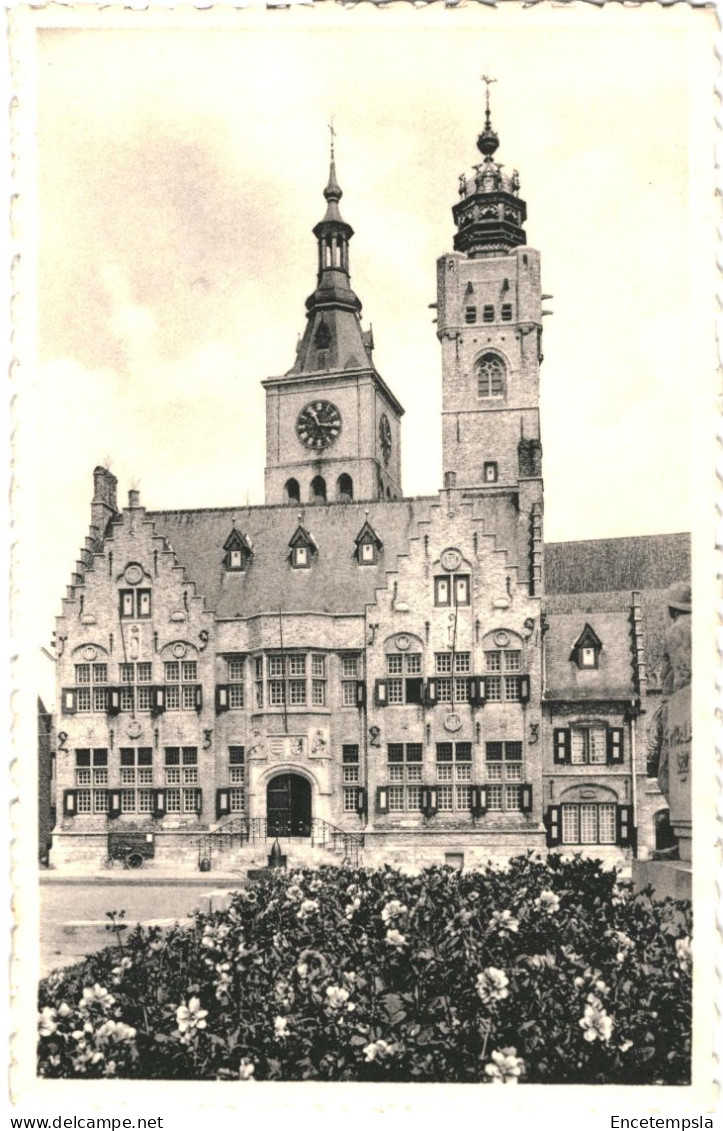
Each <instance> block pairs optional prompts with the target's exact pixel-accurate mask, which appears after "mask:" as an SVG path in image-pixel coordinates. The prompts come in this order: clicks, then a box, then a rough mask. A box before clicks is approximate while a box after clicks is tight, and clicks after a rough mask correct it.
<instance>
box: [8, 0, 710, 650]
mask: <svg viewBox="0 0 723 1131" xmlns="http://www.w3.org/2000/svg"><path fill="white" fill-rule="evenodd" d="M681 9H682V10H681ZM91 17H92V14H91V15H85V14H84V15H83V16H82V17H81V16H79V15H78V13H76V14H75V15H74V14H73V13H65V14H63V13H60V14H58V13H56V14H55V15H54V16H52V15H48V16H47V22H51V20H52V19H54V20H55V21H56V22H58V23H63V22H65V23H68V24H71V23H76V24H78V25H81V24H82V23H85V24H86V25H90V24H91V23H95V24H96V26H93V27H91V26H75V27H72V26H65V27H63V26H58V27H50V26H47V27H41V28H40V29H39V30H38V34H37V39H36V44H35V45H36V52H34V53H33V55H32V60H31V61H32V66H30V65H28V68H27V69H28V74H29V79H28V85H27V87H26V92H27V93H26V106H25V113H26V118H25V122H26V129H27V136H26V146H27V151H28V155H29V156H28V161H27V166H26V185H27V200H28V201H29V202H31V203H32V207H28V209H27V216H28V222H27V231H26V236H25V238H26V247H27V251H28V254H29V255H31V256H32V257H33V259H34V266H35V281H34V288H33V291H34V293H33V294H32V295H30V296H28V295H26V296H24V301H25V304H26V306H25V312H26V315H27V316H28V317H29V318H30V316H31V314H35V313H36V314H37V322H36V323H35V322H34V321H33V325H34V327H36V332H35V333H34V334H33V336H32V344H31V346H29V347H28V351H27V357H26V359H25V360H26V364H25V367H24V372H23V376H22V378H21V384H20V387H19V404H20V417H19V420H20V427H19V428H18V431H17V435H16V445H15V459H16V470H17V482H16V496H15V502H16V506H18V505H19V506H21V507H22V509H23V511H24V514H25V516H26V518H25V525H24V527H23V534H22V537H23V538H24V539H25V540H26V543H27V545H35V546H36V547H37V548H38V549H39V550H41V551H42V553H41V554H39V555H38V556H35V555H31V556H33V557H34V559H35V562H36V565H37V568H38V573H37V578H38V581H39V584H37V585H34V586H33V587H32V592H33V594H34V597H33V602H32V610H31V612H30V613H29V614H28V618H27V621H26V622H25V624H26V626H27V627H26V631H27V633H28V638H29V639H32V640H34V641H37V643H38V644H46V645H47V644H48V643H49V640H50V634H51V632H52V629H53V618H54V616H55V615H56V614H57V613H58V612H59V611H60V600H61V597H62V596H63V594H64V591H65V586H66V584H67V582H68V581H69V577H70V573H71V572H72V569H73V563H74V561H75V559H76V558H77V554H78V549H79V547H80V546H81V544H82V542H83V538H84V536H85V534H86V531H87V525H88V522H89V516H90V499H91V494H92V482H91V480H92V471H93V468H94V466H95V465H96V464H98V463H107V464H108V465H109V466H110V468H111V470H112V471H113V472H114V474H115V475H117V477H118V479H119V493H120V498H121V500H122V501H123V502H125V500H126V498H127V491H128V489H129V488H130V487H139V488H140V491H141V501H142V503H143V504H144V505H145V506H146V507H148V509H164V508H168V509H182V508H191V507H200V506H234V505H241V504H246V503H251V504H261V503H263V469H264V461H265V453H264V394H263V389H262V387H261V384H260V382H261V381H262V380H263V379H264V378H265V377H267V376H271V375H276V374H279V373H283V372H285V371H286V370H287V369H289V368H290V367H291V365H292V363H293V360H294V354H295V345H296V341H297V338H298V336H299V335H300V334H301V333H302V332H303V328H304V300H305V298H306V296H307V295H308V294H310V293H311V291H312V290H313V289H314V285H315V271H316V248H315V241H314V237H313V236H312V233H311V229H312V228H313V226H314V224H315V223H317V222H318V221H319V220H320V219H321V217H322V216H323V213H324V200H323V197H322V189H323V187H324V184H325V182H326V177H327V172H328V149H329V130H328V123H329V120H330V117H331V116H332V115H333V116H334V123H335V129H336V136H337V141H336V168H337V175H338V179H339V181H340V183H341V186H342V188H343V191H344V195H343V199H342V202H341V212H342V215H343V216H344V218H345V220H347V221H348V222H349V223H350V224H351V225H352V226H353V228H354V231H355V235H354V238H353V240H352V242H351V249H350V257H351V275H352V285H353V287H354V289H355V291H356V293H357V294H358V296H359V297H360V299H361V300H362V303H363V307H364V309H363V315H362V318H363V323H364V325H365V326H367V325H368V324H369V323H370V322H371V323H372V325H373V328H374V339H375V345H376V349H375V362H376V365H377V368H378V370H379V372H380V373H381V374H382V376H383V377H384V379H385V380H386V382H387V383H388V384H389V385H390V386H391V388H392V390H393V391H394V393H395V394H396V395H397V397H398V398H399V400H400V401H401V403H402V404H403V405H404V406H405V407H406V410H407V411H406V415H405V417H404V422H403V433H402V460H403V464H402V466H403V473H402V477H403V488H404V492H405V494H408V495H419V494H431V493H434V492H435V491H436V490H437V489H438V488H439V487H440V485H441V472H442V469H441V424H440V409H441V385H440V376H441V368H440V350H439V344H438V342H437V339H436V336H435V326H434V323H433V318H434V311H433V310H431V309H430V308H429V304H430V303H433V302H434V301H435V299H436V260H437V258H438V257H439V256H440V255H441V254H443V253H444V252H446V251H448V250H450V249H451V246H452V239H453V234H454V225H453V222H452V216H451V207H452V205H453V204H454V203H455V201H456V199H457V185H458V176H459V174H460V173H462V172H468V171H469V170H470V169H471V167H472V165H473V164H474V163H475V162H476V161H477V160H478V159H479V154H478V152H477V150H476V148H475V139H476V136H477V134H478V133H479V131H480V129H481V127H482V125H483V116H484V86H483V84H482V82H481V81H480V76H481V75H482V73H483V72H487V73H491V74H492V75H494V76H495V77H496V79H497V82H496V83H495V84H494V85H493V86H492V114H493V124H494V126H495V128H496V130H497V132H498V134H499V136H500V149H499V151H498V153H497V155H496V156H497V158H498V159H499V160H500V161H502V162H503V163H504V165H505V167H506V168H507V169H508V170H511V169H513V168H514V169H518V170H519V174H520V181H521V195H522V197H523V198H524V199H525V200H526V202H527V208H528V221H527V225H526V230H527V239H528V243H529V244H530V245H531V246H532V247H535V248H537V249H539V250H540V252H541V255H542V280H543V291H544V292H545V294H547V295H551V296H552V297H551V298H550V299H548V300H546V302H545V303H544V306H545V308H546V309H548V310H550V311H551V312H552V313H551V315H550V316H549V317H545V319H544V343H543V345H544V354H545V360H544V363H543V366H542V371H541V386H542V400H541V411H542V438H543V447H544V462H543V471H544V475H545V535H546V538H547V540H548V541H560V540H568V539H579V538H588V537H610V536H615V535H636V534H652V533H663V532H673V531H679V530H690V529H691V526H692V523H693V517H692V509H693V503H694V497H695V494H696V491H698V490H699V485H700V483H701V482H704V481H705V480H704V476H705V472H704V471H701V468H700V466H699V465H698V464H696V460H695V459H694V458H693V457H694V453H695V452H700V450H701V448H704V449H705V450H706V451H707V446H706V445H707V443H708V437H707V435H706V436H701V433H700V431H699V429H700V426H701V421H705V420H706V419H707V418H708V416H707V414H708V413H711V412H712V404H713V400H712V396H713V386H712V382H711V380H710V375H711V374H712V373H713V370H714V346H713V291H714V277H713V269H714V260H715V251H714V232H715V213H714V210H713V193H712V185H713V173H712V160H713V132H712V122H713V112H714V102H713V79H714V74H715V60H714V56H713V36H714V32H715V14H714V13H712V12H710V11H704V10H701V9H692V8H689V7H688V5H675V6H674V7H673V8H663V7H662V6H661V5H644V6H643V7H642V9H640V8H638V9H623V8H619V7H618V6H617V5H612V4H610V5H605V8H604V9H603V10H600V9H597V8H595V7H594V6H592V5H581V6H578V5H572V6H570V8H568V9H566V10H564V11H563V10H561V9H560V8H557V9H554V10H551V11H549V10H547V9H543V8H532V9H523V8H521V7H518V6H517V5H502V6H501V8H498V9H496V10H491V9H481V8H480V6H476V10H472V9H462V10H460V11H449V10H440V9H439V8H438V6H434V7H433V8H429V9H424V10H422V9H416V10H415V9H414V8H413V7H412V6H411V5H402V6H394V7H392V8H389V9H385V10H383V11H379V10H371V11H369V10H368V6H366V5H363V6H361V7H357V8H353V9H351V10H348V9H342V8H341V7H338V6H332V7H331V8H326V7H325V9H324V11H320V10H318V9H316V10H313V11H312V10H303V11H299V10H291V11H277V12H256V11H254V10H251V11H246V12H231V11H230V12H227V13H226V16H225V18H224V20H223V26H218V27H214V26H212V22H213V20H214V19H216V20H218V19H219V16H218V15H217V16H216V17H214V16H210V15H209V14H207V13H206V14H204V13H190V14H188V18H189V19H193V23H192V24H189V25H188V26H182V22H181V17H180V15H178V16H177V17H176V20H177V26H175V27H174V26H164V21H165V22H166V23H167V22H168V20H170V19H172V18H173V17H172V16H171V15H169V14H168V13H160V14H159V13H156V19H155V20H154V19H151V17H150V16H149V15H148V14H138V13H119V12H115V13H114V14H113V16H112V23H113V24H114V26H112V27H111V26H109V24H110V22H111V17H109V16H108V13H106V17H107V18H105V19H104V18H103V16H102V13H96V14H95V20H93V19H92V18H91ZM37 18H38V20H39V22H42V21H43V19H44V18H46V17H43V16H42V14H39V15H38V17H37ZM139 24H140V25H141V26H134V25H139ZM26 62H27V60H26ZM711 419H712V417H711ZM711 432H712V428H711ZM694 437H695V440H694ZM711 490H712V489H711ZM48 545H51V546H52V547H53V549H52V553H50V554H47V553H46V552H45V550H46V548H47V546H48Z"/></svg>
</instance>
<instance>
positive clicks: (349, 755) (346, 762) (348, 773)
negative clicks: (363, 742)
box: [341, 744, 359, 785]
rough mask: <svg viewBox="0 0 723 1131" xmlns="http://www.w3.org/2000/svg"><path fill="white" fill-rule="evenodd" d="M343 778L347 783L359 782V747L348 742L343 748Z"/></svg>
mask: <svg viewBox="0 0 723 1131" xmlns="http://www.w3.org/2000/svg"><path fill="white" fill-rule="evenodd" d="M341 762H342V778H343V781H344V784H345V785H355V784H358V783H359V747H358V746H356V745H352V744H348V745H344V746H342V748H341Z"/></svg>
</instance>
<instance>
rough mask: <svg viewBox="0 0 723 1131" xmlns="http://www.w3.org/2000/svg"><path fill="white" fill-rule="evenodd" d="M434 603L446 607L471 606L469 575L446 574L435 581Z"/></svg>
mask: <svg viewBox="0 0 723 1131" xmlns="http://www.w3.org/2000/svg"><path fill="white" fill-rule="evenodd" d="M434 603H435V605H437V606H441V607H443V608H444V607H446V606H454V605H469V603H470V585H469V574H466V573H445V574H442V575H440V576H439V577H435V579H434Z"/></svg>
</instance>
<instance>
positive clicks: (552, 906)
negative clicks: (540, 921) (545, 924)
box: [535, 888, 560, 915]
mask: <svg viewBox="0 0 723 1131" xmlns="http://www.w3.org/2000/svg"><path fill="white" fill-rule="evenodd" d="M535 910H536V911H540V912H544V913H545V914H547V915H554V914H555V912H556V911H559V910H560V899H559V896H557V895H555V892H554V891H550V889H549V888H548V889H547V890H546V891H541V892H540V894H539V895H538V897H537V899H536V900H535Z"/></svg>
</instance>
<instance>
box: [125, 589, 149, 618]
mask: <svg viewBox="0 0 723 1131" xmlns="http://www.w3.org/2000/svg"><path fill="white" fill-rule="evenodd" d="M118 596H119V602H120V615H121V616H122V617H149V616H150V615H151V591H150V589H121V590H119V594H118Z"/></svg>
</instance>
